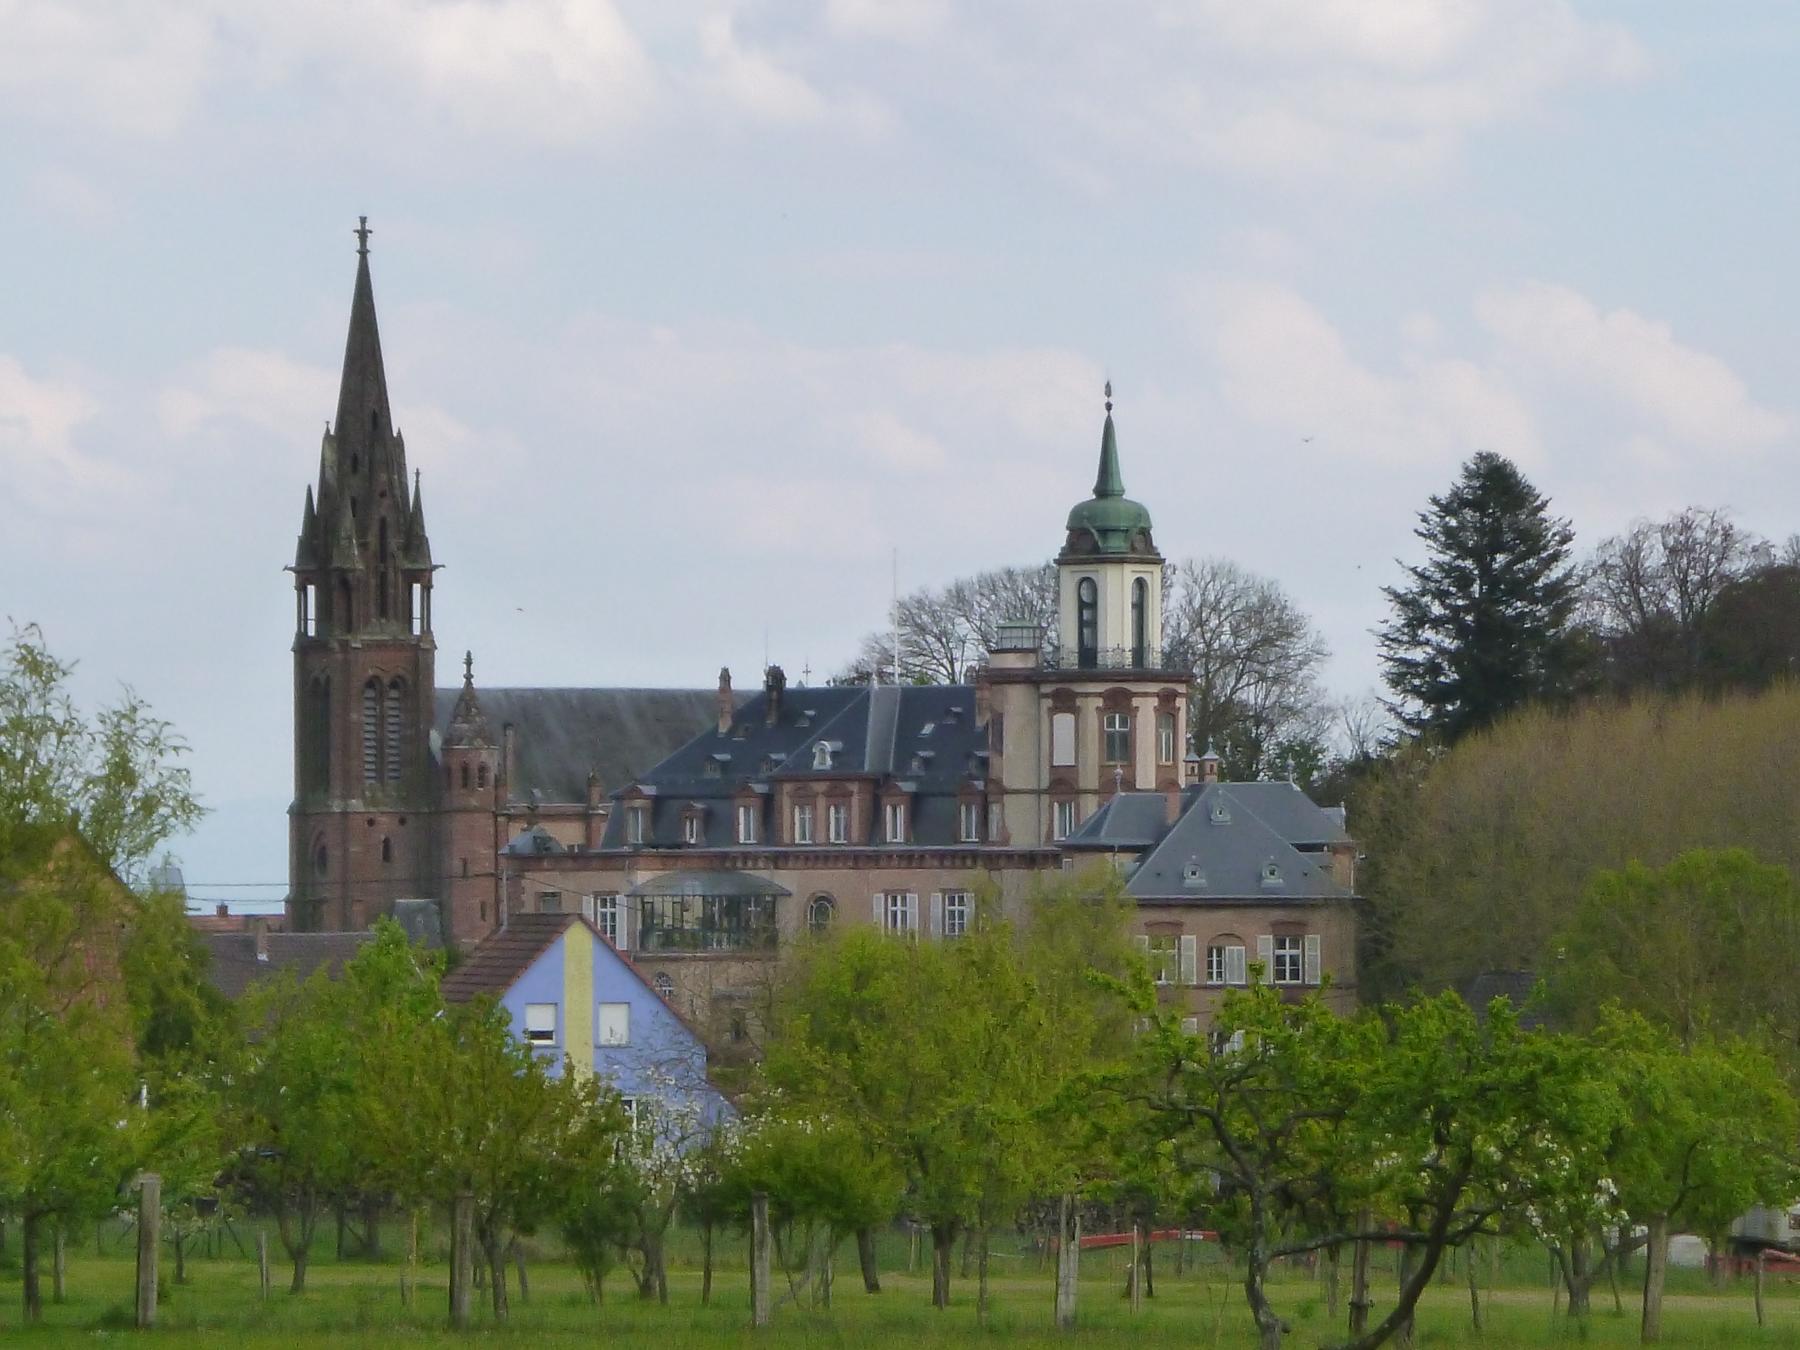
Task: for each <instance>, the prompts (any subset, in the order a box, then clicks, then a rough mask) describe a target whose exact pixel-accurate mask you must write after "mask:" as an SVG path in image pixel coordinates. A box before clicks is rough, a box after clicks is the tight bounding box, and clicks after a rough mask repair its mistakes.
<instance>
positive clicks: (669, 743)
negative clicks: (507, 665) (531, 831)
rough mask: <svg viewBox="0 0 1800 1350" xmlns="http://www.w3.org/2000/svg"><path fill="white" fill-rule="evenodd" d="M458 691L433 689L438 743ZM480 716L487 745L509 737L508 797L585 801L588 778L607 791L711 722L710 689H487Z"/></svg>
mask: <svg viewBox="0 0 1800 1350" xmlns="http://www.w3.org/2000/svg"><path fill="white" fill-rule="evenodd" d="M461 697H462V690H461V689H439V690H437V691H436V700H437V701H436V721H435V725H436V728H437V739H438V740H439V741H440V742H441V741H442V740H443V739H444V738H445V737H447V736H448V735H449V733H450V726H451V721H452V719H453V718H454V717H455V714H456V707H457V700H458V699H460V698H461ZM480 699H481V705H480V713H481V717H482V720H483V722H484V723H485V731H486V735H487V737H488V738H489V740H490V741H491V742H492V743H494V744H499V742H500V738H501V735H502V731H503V728H505V727H506V726H507V725H508V724H510V725H511V726H512V727H513V729H514V732H515V749H514V762H513V777H512V783H511V788H510V791H511V795H512V797H513V799H514V800H515V801H528V800H530V799H531V796H532V794H533V793H534V792H535V793H537V794H538V795H539V798H540V799H541V800H543V801H546V802H580V801H586V800H587V777H588V774H589V773H590V772H593V773H597V774H599V776H600V782H601V783H602V784H603V785H604V786H605V787H607V788H615V787H617V786H618V785H619V784H621V783H624V782H627V781H629V780H630V779H631V778H632V777H633V775H635V774H640V773H642V772H643V771H644V770H646V769H648V768H650V767H651V766H652V765H654V764H656V763H657V762H658V761H659V760H662V759H664V758H665V757H666V756H667V755H668V754H669V753H670V752H671V751H672V750H674V749H676V748H677V747H678V746H680V745H681V744H682V743H683V742H685V741H687V740H689V739H690V738H691V737H692V736H693V735H694V733H695V732H697V731H698V730H700V728H702V727H704V726H707V725H708V724H710V723H711V722H712V721H713V706H714V699H715V695H714V692H713V691H712V690H710V689H486V688H483V689H481V690H480Z"/></svg>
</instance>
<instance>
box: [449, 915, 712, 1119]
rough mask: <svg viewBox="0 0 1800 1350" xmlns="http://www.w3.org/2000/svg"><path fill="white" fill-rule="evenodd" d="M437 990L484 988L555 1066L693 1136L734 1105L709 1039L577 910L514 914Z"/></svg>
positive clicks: (459, 996) (464, 994)
mask: <svg viewBox="0 0 1800 1350" xmlns="http://www.w3.org/2000/svg"><path fill="white" fill-rule="evenodd" d="M443 991H444V998H445V999H446V1000H447V1001H449V1002H452V1003H466V1002H468V1001H470V1000H472V999H475V998H478V997H480V996H482V995H487V996H489V997H491V998H492V999H493V1000H494V1001H495V1002H496V1003H497V1004H499V1006H500V1007H501V1008H503V1009H505V1010H506V1013H507V1016H508V1017H509V1018H510V1019H511V1020H512V1027H513V1033H514V1034H515V1035H516V1036H518V1037H519V1039H520V1040H522V1041H525V1042H526V1043H527V1044H529V1045H530V1046H531V1047H532V1048H533V1050H534V1051H536V1052H537V1053H538V1054H539V1055H541V1056H543V1057H544V1058H545V1059H546V1060H548V1061H549V1066H550V1071H551V1072H552V1073H558V1074H560V1073H562V1072H564V1069H565V1066H566V1067H567V1068H570V1069H572V1070H573V1071H574V1072H577V1073H582V1072H588V1073H594V1074H597V1075H598V1076H600V1077H602V1078H605V1079H607V1080H608V1081H610V1082H611V1083H612V1085H613V1086H614V1087H615V1088H616V1089H617V1090H618V1092H619V1094H620V1095H621V1096H622V1097H624V1099H625V1103H626V1109H627V1110H628V1111H629V1112H630V1113H631V1114H632V1115H633V1117H634V1118H635V1119H639V1120H645V1119H648V1118H649V1117H650V1116H651V1115H652V1114H654V1116H655V1118H656V1119H657V1120H658V1121H659V1122H661V1123H662V1128H667V1129H670V1130H671V1131H672V1132H674V1133H676V1134H678V1135H679V1136H680V1138H679V1139H677V1140H676V1142H680V1139H685V1138H691V1139H694V1140H697V1139H698V1138H699V1137H700V1136H701V1135H703V1134H704V1133H706V1132H708V1131H710V1129H711V1128H712V1127H713V1126H714V1125H716V1124H718V1123H719V1122H720V1121H721V1120H724V1119H728V1118H729V1117H730V1116H732V1115H733V1114H734V1112H733V1110H732V1107H731V1104H730V1103H729V1102H727V1101H726V1100H725V1097H724V1096H723V1095H722V1094H721V1093H720V1092H719V1090H718V1089H717V1088H716V1087H714V1086H713V1084H712V1082H711V1080H710V1079H709V1078H708V1077H707V1073H706V1046H705V1044H704V1043H703V1042H702V1041H701V1039H700V1037H699V1035H698V1034H697V1033H696V1032H695V1031H694V1029H693V1028H692V1027H691V1026H689V1025H688V1024H687V1022H686V1021H684V1020H683V1019H682V1017H681V1015H680V1014H679V1013H677V1012H676V1011H675V1010H674V1009H673V1008H672V1007H670V1006H669V1004H668V1002H667V1001H666V1000H665V999H664V998H663V997H662V995H660V994H658V993H657V992H656V990H655V989H653V988H652V987H651V986H650V984H649V983H648V982H647V981H646V980H645V979H644V977H643V976H642V975H641V974H639V972H638V969H637V967H636V966H634V965H633V964H632V963H631V961H630V960H629V959H628V958H626V957H625V956H623V955H622V954H621V953H620V952H619V950H618V949H617V948H616V947H614V946H613V945H612V943H610V942H608V941H607V940H606V938H605V937H604V936H602V935H601V933H600V931H599V930H598V929H597V928H595V927H594V925H593V924H591V923H589V922H588V921H587V920H586V919H585V918H583V917H582V916H581V915H579V914H517V915H514V916H513V917H512V919H511V920H510V921H509V922H508V923H507V925H506V927H504V928H502V929H500V930H499V931H498V932H496V933H494V934H492V935H491V936H489V937H488V938H486V939H485V940H484V941H482V942H481V943H480V944H479V945H478V946H476V947H475V948H474V949H473V950H472V951H471V952H470V953H469V954H468V955H467V956H466V957H465V958H464V959H463V961H462V963H461V964H460V965H459V966H457V968H456V969H455V970H452V971H450V972H449V973H448V974H447V975H445V976H444V983H443Z"/></svg>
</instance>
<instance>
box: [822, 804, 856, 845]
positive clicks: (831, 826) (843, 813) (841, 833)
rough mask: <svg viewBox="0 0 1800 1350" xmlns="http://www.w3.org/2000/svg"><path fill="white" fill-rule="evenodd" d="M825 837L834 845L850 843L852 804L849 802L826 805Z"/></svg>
mask: <svg viewBox="0 0 1800 1350" xmlns="http://www.w3.org/2000/svg"><path fill="white" fill-rule="evenodd" d="M825 837H826V839H828V840H829V841H830V842H831V843H834V844H847V843H849V842H850V804H849V803H848V802H827V803H826V804H825Z"/></svg>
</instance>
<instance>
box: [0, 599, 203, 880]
mask: <svg viewBox="0 0 1800 1350" xmlns="http://www.w3.org/2000/svg"><path fill="white" fill-rule="evenodd" d="M72 670H73V667H72V666H70V665H68V664H66V663H64V662H62V661H59V660H57V658H56V657H55V656H54V655H52V654H51V652H50V651H49V649H48V648H47V647H46V646H45V645H44V638H43V633H42V632H41V631H39V630H38V628H36V627H35V626H27V627H25V628H23V629H14V630H13V633H12V636H11V638H10V640H9V641H8V643H7V645H6V646H5V648H4V649H0V867H3V865H4V861H5V859H6V858H7V857H8V855H10V854H11V853H13V852H14V851H15V850H14V836H15V835H16V834H17V833H18V832H19V831H23V830H30V829H33V828H42V827H48V828H49V829H50V830H51V831H52V832H53V833H55V834H58V835H62V834H70V833H72V834H75V835H78V836H80V838H81V839H82V840H84V841H85V843H86V845H87V846H88V848H90V849H92V850H93V852H94V854H95V855H96V856H97V857H98V859H99V860H100V861H101V862H102V863H104V864H105V865H106V866H107V867H110V868H111V869H112V870H113V871H115V872H117V873H118V874H119V875H120V876H121V877H124V878H125V879H127V880H130V879H132V878H133V877H134V876H135V874H136V873H137V871H138V870H139V869H140V868H141V867H142V866H143V864H144V863H145V862H147V861H148V860H149V858H150V857H151V855H152V854H153V853H154V852H155V851H156V849H157V848H158V847H159V846H160V845H161V844H162V843H163V841H165V840H166V839H168V838H169V837H170V836H171V835H174V834H179V833H181V832H182V831H184V830H186V829H188V828H190V827H191V826H192V825H193V824H194V823H195V822H196V821H197V820H198V819H199V818H200V815H201V808H200V806H199V804H198V802H197V801H196V800H195V798H194V795H193V784H192V780H191V777H190V775H189V773H188V771H187V769H185V768H183V767H181V766H180V765H179V764H177V763H176V761H177V760H178V759H179V758H180V757H181V756H182V755H183V754H185V753H186V749H187V747H186V745H185V743H184V742H183V741H182V740H181V739H180V738H179V737H178V736H176V735H175V733H174V731H173V729H172V728H171V727H170V726H169V724H168V723H166V722H163V721H160V720H159V719H157V718H156V717H154V716H153V715H152V714H151V713H150V710H149V708H148V707H147V705H145V704H144V702H143V701H142V700H141V699H139V698H138V697H137V695H136V694H134V693H132V692H131V690H130V689H126V690H124V691H122V692H121V694H120V697H119V701H118V702H117V703H114V704H112V705H111V706H109V707H107V708H103V709H101V711H100V712H99V713H98V714H96V715H95V717H94V718H93V720H91V721H90V720H88V719H87V718H85V717H83V716H82V714H81V712H80V710H79V709H77V708H76V707H75V704H74V701H73V699H72V698H71V697H70V696H69V693H68V689H67V685H68V679H69V675H70V673H71V671H72Z"/></svg>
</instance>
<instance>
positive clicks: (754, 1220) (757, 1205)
mask: <svg viewBox="0 0 1800 1350" xmlns="http://www.w3.org/2000/svg"><path fill="white" fill-rule="evenodd" d="M770 1292H771V1291H770V1288H769V1197H768V1196H767V1195H765V1194H763V1193H762V1192H761V1191H758V1192H756V1193H755V1194H754V1195H752V1196H751V1197H750V1324H751V1325H752V1326H757V1327H766V1326H768V1325H769V1295H770Z"/></svg>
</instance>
